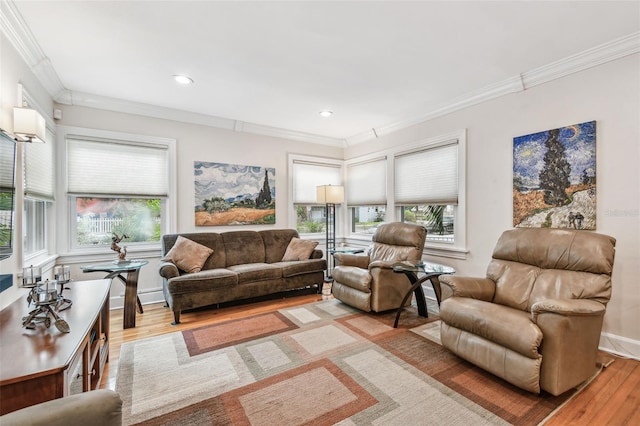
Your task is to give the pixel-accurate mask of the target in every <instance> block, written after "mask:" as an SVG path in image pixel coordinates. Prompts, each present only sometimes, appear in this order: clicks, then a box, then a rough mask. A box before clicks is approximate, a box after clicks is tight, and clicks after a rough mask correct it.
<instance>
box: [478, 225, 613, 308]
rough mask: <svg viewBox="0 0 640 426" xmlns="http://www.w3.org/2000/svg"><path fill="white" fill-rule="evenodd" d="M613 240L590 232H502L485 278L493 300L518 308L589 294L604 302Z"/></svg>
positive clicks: (609, 292)
mask: <svg viewBox="0 0 640 426" xmlns="http://www.w3.org/2000/svg"><path fill="white" fill-rule="evenodd" d="M615 242H616V241H615V239H614V238H612V237H609V236H606V235H602V234H597V233H594V232H589V231H577V230H569V229H547V228H521V229H513V230H509V231H505V232H504V233H503V234H502V236H501V237H500V239H499V240H498V243H497V244H496V247H495V249H494V252H493V259H492V261H491V263H490V264H489V267H488V269H487V277H488V278H490V279H492V280H493V281H495V282H496V294H495V296H494V302H495V303H500V304H503V305H507V306H511V307H514V308H518V309H522V310H530V309H531V306H532V305H533V304H534V303H536V302H537V301H538V300H543V299H549V298H559V299H563V298H569V299H578V298H581V299H586V298H588V299H594V300H597V301H599V302H601V303H604V304H606V303H607V302H608V301H609V298H610V297H611V272H612V269H613V260H614V257H615Z"/></svg>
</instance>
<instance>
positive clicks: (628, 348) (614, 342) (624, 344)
mask: <svg viewBox="0 0 640 426" xmlns="http://www.w3.org/2000/svg"><path fill="white" fill-rule="evenodd" d="M599 349H601V350H603V351H606V352H611V353H613V354H616V355H620V356H622V357H625V358H633V359H637V360H638V361H640V341H638V340H633V339H629V338H627V337H622V336H617V335H615V334H611V333H601V334H600V346H599Z"/></svg>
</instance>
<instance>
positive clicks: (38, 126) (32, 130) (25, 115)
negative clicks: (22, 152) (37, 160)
mask: <svg viewBox="0 0 640 426" xmlns="http://www.w3.org/2000/svg"><path fill="white" fill-rule="evenodd" d="M13 133H14V134H15V135H16V136H17V137H18V138H19V139H20V140H22V141H23V142H44V140H45V133H46V125H45V121H44V117H43V116H41V115H40V114H39V113H38V111H36V110H35V109H30V108H17V107H16V108H13Z"/></svg>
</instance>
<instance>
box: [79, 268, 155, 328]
mask: <svg viewBox="0 0 640 426" xmlns="http://www.w3.org/2000/svg"><path fill="white" fill-rule="evenodd" d="M148 263H149V262H148V261H146V260H125V261H119V260H114V261H112V262H102V263H95V264H93V265H87V266H81V267H80V269H81V270H82V272H107V275H106V276H105V278H110V279H113V278H118V279H120V281H122V283H123V284H124V318H123V328H133V327H135V326H136V307H137V308H138V312H140V313H141V314H142V313H144V311H143V309H142V303H140V298H139V297H138V275H139V273H140V268H142V267H143V266H144V265H146V264H148ZM123 273H124V274H126V276H127V277H126V278H125V277H123V276H122V274H123Z"/></svg>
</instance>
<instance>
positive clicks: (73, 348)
mask: <svg viewBox="0 0 640 426" xmlns="http://www.w3.org/2000/svg"><path fill="white" fill-rule="evenodd" d="M110 284H111V280H106V279H102V280H94V281H75V282H70V283H68V284H66V286H65V288H67V287H68V289H65V290H64V292H63V296H64V297H65V299H71V300H72V301H73V305H72V306H71V307H70V308H69V309H66V310H64V311H62V312H59V313H58V314H59V315H60V316H61V317H62V318H64V319H65V320H66V321H67V323H68V324H69V326H70V328H71V331H70V332H69V333H62V332H60V331H58V329H57V328H56V327H55V325H53V324H52V325H51V327H49V328H46V327H45V326H44V324H38V325H37V326H36V328H35V329H33V330H28V329H26V328H24V327H22V317H23V316H26V315H27V313H28V312H29V311H30V310H31V309H33V305H32V306H31V307H28V306H27V298H26V295H25V297H21V298H20V299H18V300H16V301H15V302H13V303H12V304H11V305H9V306H7V307H6V308H5V309H3V310H2V311H0V346H1V347H2V350H0V394H1V395H2V400H1V402H0V415H1V414H6V413H10V412H12V411H15V410H18V409H20V408H24V407H28V406H30V405H34V404H37V403H40V402H44V401H48V400H51V399H55V398H61V397H63V396H67V395H70V394H72V393H77V392H86V391H89V390H94V389H97V388H98V387H99V385H100V379H101V377H102V372H103V370H104V366H105V364H106V363H107V361H108V360H109V288H110Z"/></svg>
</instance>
